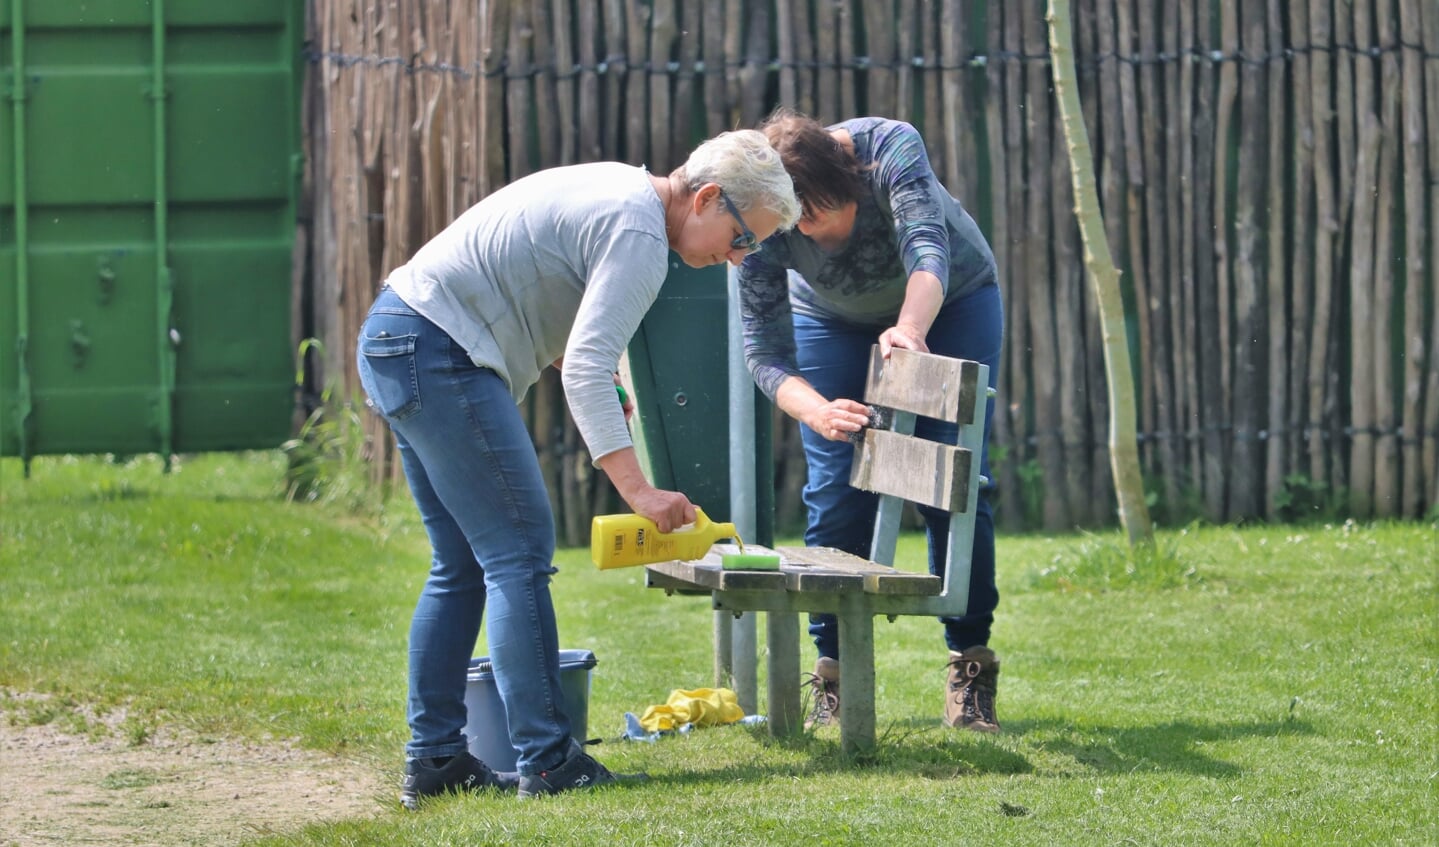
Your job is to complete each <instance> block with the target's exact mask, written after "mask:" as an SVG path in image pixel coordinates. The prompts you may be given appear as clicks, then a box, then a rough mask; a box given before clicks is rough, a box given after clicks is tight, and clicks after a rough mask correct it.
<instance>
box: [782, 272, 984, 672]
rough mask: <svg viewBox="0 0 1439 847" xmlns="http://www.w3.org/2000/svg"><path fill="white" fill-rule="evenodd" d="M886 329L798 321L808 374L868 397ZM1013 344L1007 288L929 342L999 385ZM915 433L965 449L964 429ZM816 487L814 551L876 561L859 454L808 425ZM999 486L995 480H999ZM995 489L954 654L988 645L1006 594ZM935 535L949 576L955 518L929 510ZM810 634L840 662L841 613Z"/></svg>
mask: <svg viewBox="0 0 1439 847" xmlns="http://www.w3.org/2000/svg"><path fill="white" fill-rule="evenodd" d="M881 330H882V328H879V329H876V328H875V327H872V326H856V325H854V324H848V323H844V322H842V321H838V320H820V319H816V318H812V317H807V316H804V315H795V316H794V337H795V346H796V348H797V351H796V353H797V357H798V361H799V369H800V373H801V374H803V375H804V378H805V379H806V380H808V381H809V383H810V385H812V386H814V388H815V390H816V391H818V392H819V393H820V394H823V395H824V396H825V397H826V398H828V399H830V400H834V399H836V398H840V397H844V398H848V399H851V400H859V401H861V402H863V399H864V382H865V377H866V374H867V373H868V371H869V356H870V348H871V347H872V346H873V345H874V343H875V341H876V340H877V339H878V338H879V333H880V331H881ZM1003 336H1004V305H1003V303H1002V302H1001V300H1000V296H999V287H998V286H995V285H987V286H985V287H984V288H981V289H979V290H978V291H976V292H974V293H973V294H969V295H967V296H965V297H964V298H962V299H960V300H957V301H955V302H954V303H950V304H947V305H946V306H944V308H942V309H940V311H939V315H938V317H936V318H935V321H934V324H933V325H932V326H931V327H930V330H929V335H928V337H927V338H926V339H925V343H926V344H927V345H929V350H930V352H931V353H937V354H939V355H942V356H953V357H955V358H959V359H970V360H973V361H976V362H982V363H983V364H986V365H989V384H990V386H991V387H993V386H994V385H996V384H997V380H998V379H999V352H1000V347H1001V345H1002V343H1003V340H1004V338H1003ZM993 417H994V401H993V400H990V401H989V405H988V406H987V407H986V408H985V413H984V454H983V456H982V457H981V459H980V468H979V472H980V473H981V474H982V475H984V476H986V477H989V476H990V473H989V429H990V421H991V419H992V418H993ZM915 434H916V435H918V436H921V437H923V438H928V439H930V440H932V441H944V442H947V443H949V444H953V443H955V441H956V440H957V438H958V427H956V426H955V425H954V424H946V423H943V422H940V421H936V420H932V419H929V418H919V419H918V420H917V422H916V425H915ZM800 436H801V439H802V440H803V442H804V457H805V463H806V465H807V469H808V481H807V482H806V483H805V487H804V503H805V507H806V509H807V510H808V513H809V524H808V527H807V528H806V529H805V533H804V543H805V544H806V545H809V546H821V547H834V548H837V549H840V550H844V551H846V552H849V553H853V554H855V555H856V556H864V557H865V558H868V557H869V548H870V542H871V540H872V538H873V536H874V519H875V510H876V508H877V507H878V498H877V495H874V494H871V493H869V492H867V491H860V490H859V489H857V488H852V487H850V484H849V469H850V464H851V463H852V460H853V458H854V447H853V446H852V445H850V444H849V443H848V442H845V441H828V440H826V439H824V438H821V437H820V436H819V435H817V434H815V432H814V431H813V430H811V429H810V428H809V427H807V426H800ZM991 478H992V477H991ZM988 488H989V486H986V487H985V488H983V489H981V490H980V492H979V500H978V502H979V505H978V507H977V508H976V510H975V518H974V556H973V559H972V560H971V563H970V577H969V607H968V609H967V610H966V611H965V614H964V615H963V616H961V617H949V618H940V620H941V622H943V624H944V640H945V643H946V644H947V645H948V646H949V649H951V650H953V651H955V652H959V651H962V650H964V649H966V648H968V647H975V646H979V645H987V644H988V643H989V634H990V627H991V626H992V625H993V623H994V610H995V607H997V606H998V605H999V589H998V588H997V587H996V586H995V582H994V516H993V513H992V511H991V507H990V503H989V492H988ZM919 513H920V515H921V516H922V517H923V518H924V522H925V527H926V529H927V532H928V535H929V570H930V573H933V574H937V575H941V576H942V575H943V574H944V556H945V549H946V546H947V544H948V541H949V513H948V512H943V511H940V510H939V509H934V508H930V507H928V506H921V507H920V508H919ZM809 620H810V625H809V633H810V635H811V636H813V637H814V644H815V647H817V648H818V650H819V655H821V656H827V657H829V658H832V659H837V658H839V624H838V623H837V621H836V620H835V617H834V615H811V616H810V619H809Z"/></svg>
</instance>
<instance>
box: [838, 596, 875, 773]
mask: <svg viewBox="0 0 1439 847" xmlns="http://www.w3.org/2000/svg"><path fill="white" fill-rule="evenodd" d="M854 599H856V600H859V599H860V598H854ZM839 666H840V672H839V745H840V749H841V750H843V752H844V753H845V754H846V755H851V754H854V753H863V752H868V751H870V750H873V749H874V618H872V617H871V616H870V613H869V610H868V609H866V608H863V604H862V603H849V602H846V603H845V605H844V608H842V610H841V611H840V613H839Z"/></svg>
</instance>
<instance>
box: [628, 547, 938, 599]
mask: <svg viewBox="0 0 1439 847" xmlns="http://www.w3.org/2000/svg"><path fill="white" fill-rule="evenodd" d="M737 551H738V548H737V547H735V546H734V545H732V544H716V545H715V546H714V547H712V548H710V551H709V553H708V554H706V555H705V557H704V558H703V559H697V560H694V561H673V562H657V563H655V564H652V565H649V566H648V567H646V568H645V570H646V573H647V577H646V578H647V584H648V585H649V587H651V588H662V589H665V590H667V591H676V592H682V593H683V592H689V591H791V592H797V593H817V594H838V593H846V592H851V593H863V594H889V595H901V596H916V597H925V596H933V595H937V594H939V592H940V591H941V590H942V588H943V581H942V580H941V579H940V578H939V577H937V576H934V575H932V574H927V573H915V572H913V571H901V570H896V569H894V568H891V567H887V566H885V565H881V564H878V563H876V562H871V561H869V560H867V559H862V558H860V557H859V556H853V555H850V554H849V553H846V552H844V551H842V550H836V549H834V548H831V547H777V548H775V549H773V550H771V549H770V548H768V547H761V546H759V545H757V544H750V545H746V547H745V552H746V553H750V554H758V555H763V554H766V553H777V554H779V557H780V569H779V570H778V571H748V570H728V571H727V570H725V569H724V555H725V554H726V553H733V552H737Z"/></svg>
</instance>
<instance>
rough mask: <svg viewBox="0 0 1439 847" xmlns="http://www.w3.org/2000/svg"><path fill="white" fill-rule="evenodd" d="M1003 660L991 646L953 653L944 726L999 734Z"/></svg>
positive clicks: (946, 689)
mask: <svg viewBox="0 0 1439 847" xmlns="http://www.w3.org/2000/svg"><path fill="white" fill-rule="evenodd" d="M998 683H999V659H997V658H995V655H994V651H993V650H991V649H989V648H988V647H970V648H969V649H967V650H965V651H964V652H963V653H955V652H953V651H951V652H950V654H949V679H948V680H946V681H945V684H944V725H945V726H953V727H958V728H960V729H972V730H974V731H975V732H999V719H998V718H996V717H995V716H994V695H995V689H996V688H997V687H998Z"/></svg>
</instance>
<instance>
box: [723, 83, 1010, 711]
mask: <svg viewBox="0 0 1439 847" xmlns="http://www.w3.org/2000/svg"><path fill="white" fill-rule="evenodd" d="M760 130H761V131H762V132H764V134H765V136H766V137H767V138H768V139H769V141H770V144H772V145H774V148H775V149H776V150H778V151H779V153H780V157H781V159H782V160H783V161H784V165H785V169H786V170H788V171H789V173H790V176H791V177H793V178H794V185H795V193H796V194H797V195H798V196H799V199H800V202H801V204H802V205H803V213H802V215H801V217H800V220H799V223H798V224H797V225H796V227H795V228H794V230H792V231H789V232H784V233H779V234H776V235H775V236H774V237H773V238H771V239H769V240H768V241H766V242H765V243H764V249H763V250H761V251H760V252H758V253H755V254H754V255H751V256H749V257H748V258H746V259H745V260H744V263H743V264H742V265H741V266H740V272H739V273H740V278H739V289H740V308H741V312H742V315H743V318H744V335H745V359H746V362H747V364H748V366H749V370H750V373H751V374H752V375H753V377H754V380H755V382H756V383H757V384H758V385H759V387H760V388H761V389H762V390H763V391H764V392H765V394H767V395H768V396H769V397H770V398H771V399H772V400H774V402H775V404H776V405H778V406H779V408H780V409H782V410H783V411H784V412H785V413H786V414H788V415H789V416H790V417H793V418H795V419H796V420H798V421H799V422H800V423H802V424H804V426H803V427H802V428H801V430H800V434H801V436H802V439H803V442H804V450H805V461H806V463H807V466H808V481H807V483H806V485H805V488H804V502H805V506H806V507H807V510H808V526H807V528H806V530H805V543H806V544H808V545H811V546H825V547H835V548H838V549H840V550H845V551H847V552H850V553H853V554H856V555H860V556H867V555H868V553H869V545H870V539H871V536H872V534H873V527H874V519H875V509H876V499H875V495H873V494H870V493H867V492H864V491H860V490H858V489H855V488H852V487H850V485H849V475H850V464H851V459H852V457H853V447H852V446H851V445H850V443H849V441H848V438H849V436H850V434H851V433H854V432H858V431H859V430H860V429H861V428H862V427H863V426H864V425H865V424H866V423H867V422H868V418H867V414H866V411H867V410H866V407H865V406H864V404H862V403H860V402H858V401H857V400H856V399H855V398H858V397H860V396H862V394H863V391H864V382H865V376H866V373H867V371H868V365H869V356H870V353H869V351H870V348H871V346H872V345H874V344H875V343H878V344H879V347H880V351H881V353H882V354H883V355H884V356H886V357H888V356H889V353H890V350H891V349H893V348H895V347H902V348H905V349H909V350H918V351H921V352H932V353H936V354H940V355H944V356H952V357H955V358H962V359H971V360H974V361H978V362H982V363H984V364H986V365H988V366H989V379H990V385H991V386H993V385H994V384H995V382H996V380H997V377H998V373H999V354H1000V346H1001V343H1002V341H1003V332H1004V307H1003V304H1002V302H1001V300H1000V295H999V284H998V273H997V271H996V269H995V264H994V254H993V252H992V251H991V250H990V247H989V243H988V242H987V241H986V240H985V238H984V235H983V234H982V233H981V232H980V230H979V227H978V225H976V224H975V222H974V219H973V218H971V217H970V215H969V213H968V212H966V211H965V210H964V207H963V206H961V205H960V203H959V201H958V200H956V199H955V198H954V197H952V196H950V194H949V192H948V191H946V190H945V188H944V186H943V185H941V184H940V182H939V178H938V177H937V176H936V175H935V173H934V170H933V168H932V167H931V166H930V164H929V158H928V155H927V154H926V152H925V147H924V140H923V139H922V138H920V135H919V133H918V132H917V131H916V130H915V128H914V127H912V126H910V125H909V124H907V123H904V122H901V121H892V120H886V119H884V118H873V117H868V118H854V119H852V120H848V121H844V122H842V123H838V124H835V125H833V126H829V127H826V126H822V125H821V124H819V123H818V122H817V121H815V120H814V119H812V118H809V117H806V116H805V115H802V114H799V113H797V112H794V111H791V110H788V109H780V110H778V111H776V112H775V113H774V114H772V115H771V116H770V117H769V118H767V119H766V120H765V122H764V123H763V124H762V125H761V126H760ZM993 412H994V402H993V401H992V400H991V401H990V402H989V405H988V407H987V408H986V411H985V442H984V443H985V449H984V452H983V456H982V459H981V466H980V473H981V474H983V475H985V476H989V449H988V445H989V426H990V420H991V417H992V415H993ZM916 434H918V435H920V436H922V437H925V438H929V439H931V440H936V441H946V442H948V443H951V444H953V443H955V441H956V440H957V437H958V432H957V427H956V426H955V425H954V424H942V423H940V422H938V421H933V420H927V419H921V420H920V421H919V422H918V426H917V428H916ZM920 513H921V514H922V515H923V517H924V520H925V525H926V528H927V530H928V534H929V556H930V570H931V572H933V573H936V574H942V572H943V568H944V551H945V548H946V541H947V539H948V532H949V524H948V521H949V516H948V514H947V513H944V512H941V511H939V510H937V509H932V508H927V507H922V508H920ZM998 603H999V592H998V590H997V589H996V587H995V580H994V519H993V516H992V513H991V506H990V503H989V496H988V492H987V491H983V490H982V491H981V492H980V493H979V505H978V510H977V513H976V517H975V523H974V554H973V560H972V572H971V576H970V585H969V607H968V609H967V610H966V613H965V614H964V615H962V616H960V617H953V618H943V619H942V622H943V624H944V637H945V643H946V645H947V646H948V648H949V662H948V669H949V671H948V677H947V679H946V680H945V684H944V696H945V707H944V721H945V723H946V724H947V725H949V726H954V727H962V728H967V729H972V730H977V731H981V732H998V731H999V721H998V719H997V717H996V716H995V710H994V695H995V688H996V684H997V681H998V675H999V660H998V659H997V658H996V657H995V655H994V652H993V651H992V650H991V649H990V648H989V646H988V645H989V636H990V627H991V625H992V623H993V621H994V609H995V607H996V606H997V605H998ZM810 634H811V635H812V636H813V637H814V642H815V646H816V647H817V648H818V652H819V659H818V661H817V662H816V664H815V671H814V674H813V675H812V676H811V677H810V684H811V686H812V687H813V690H814V695H815V696H814V707H813V710H812V711H811V713H810V719H809V721H808V723H809V725H813V724H816V723H818V724H827V723H833V722H834V721H837V720H838V718H839V710H838V704H839V673H840V666H841V660H842V658H843V657H841V656H840V655H839V628H838V624H837V622H836V620H835V618H834V616H833V615H811V616H810Z"/></svg>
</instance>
